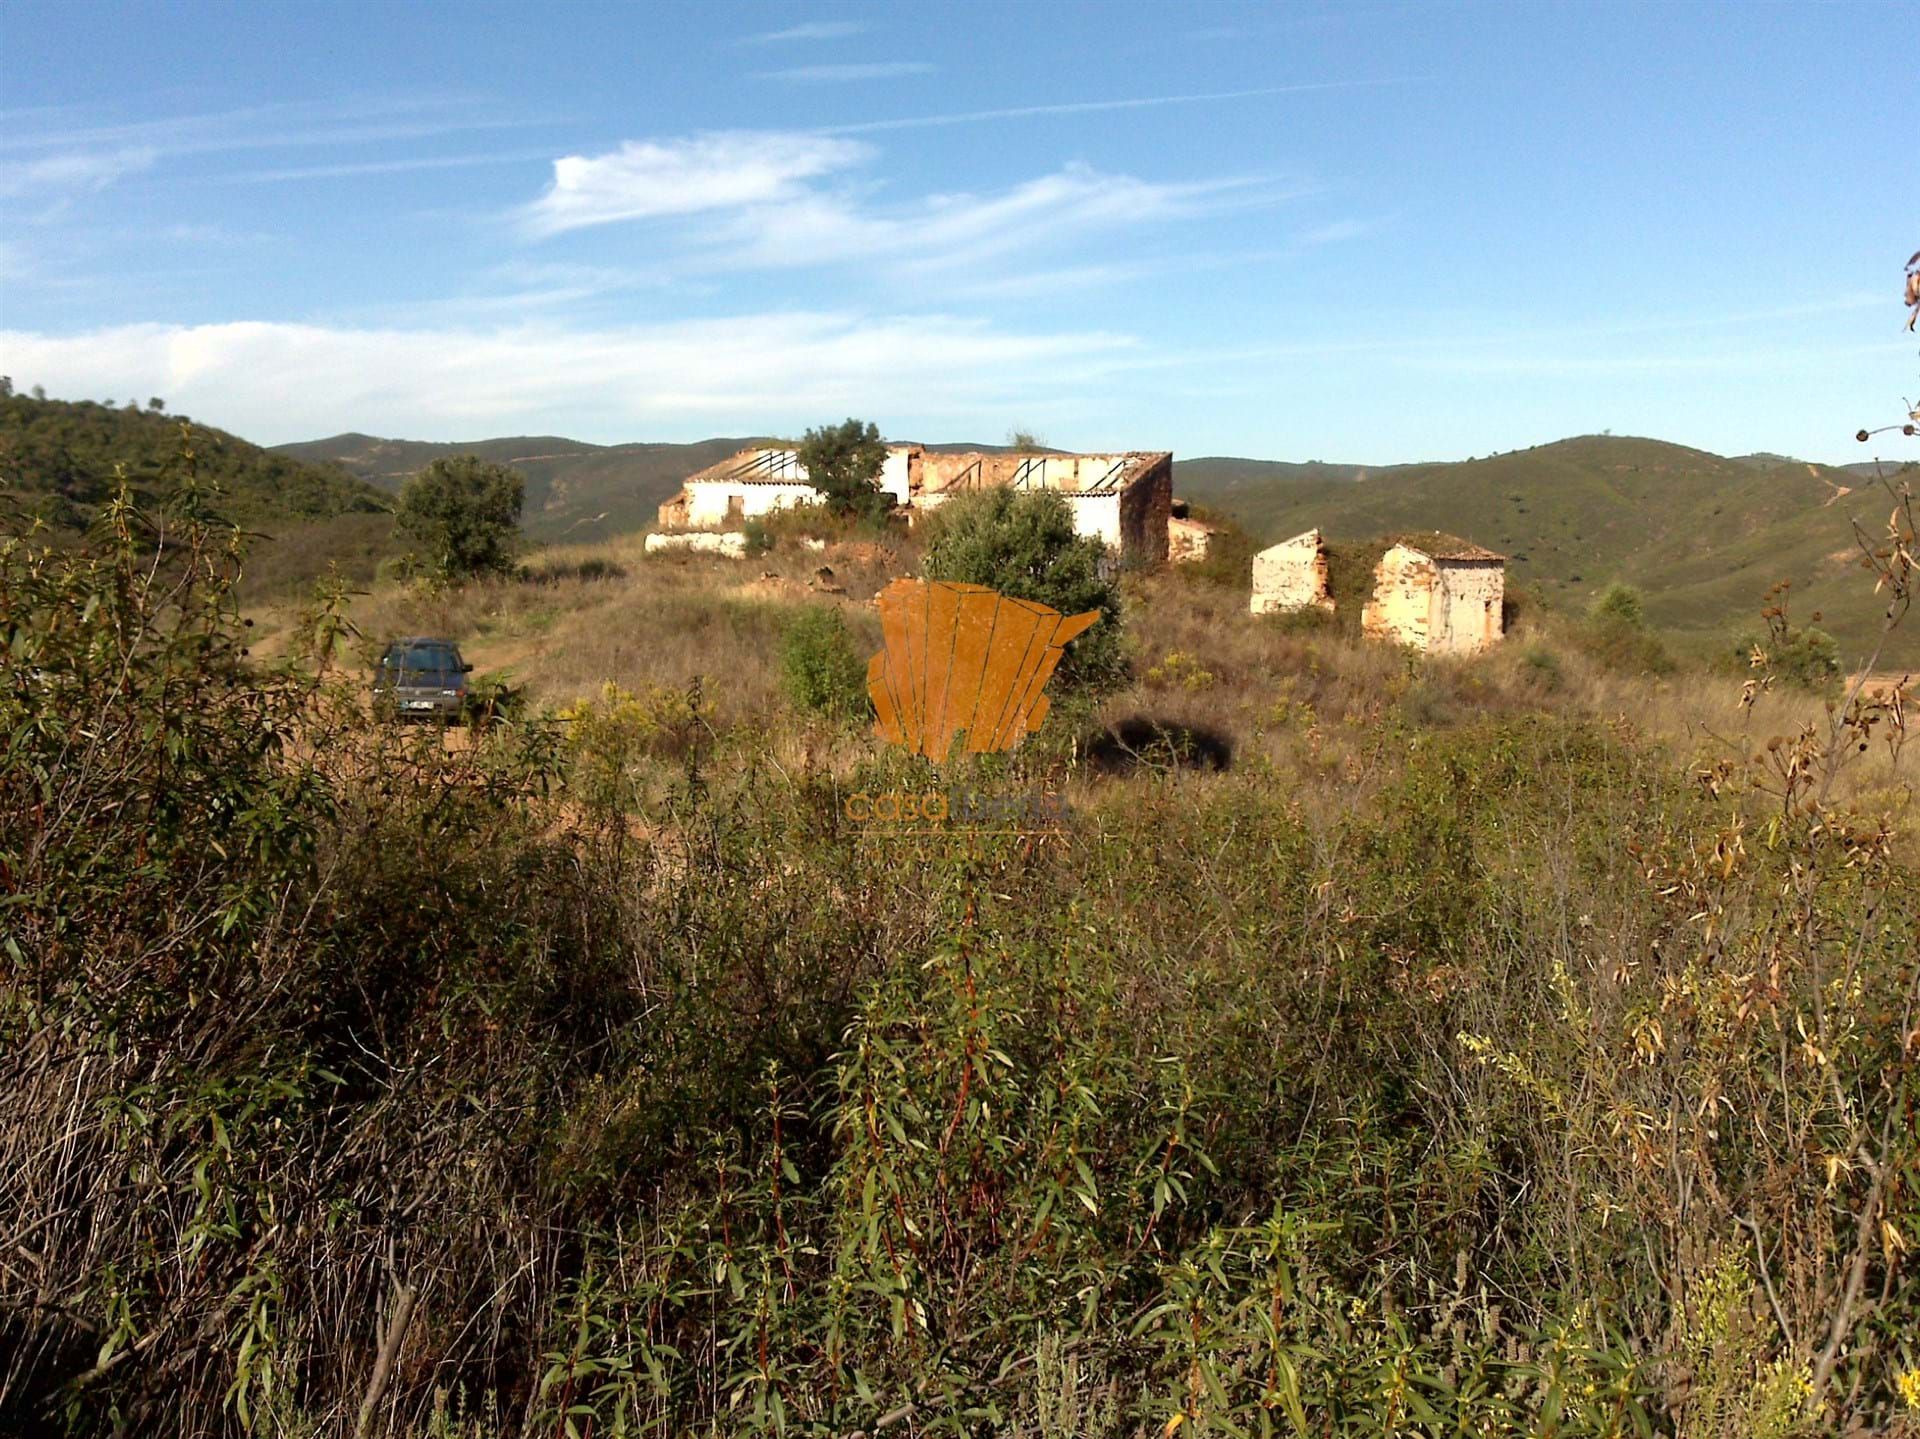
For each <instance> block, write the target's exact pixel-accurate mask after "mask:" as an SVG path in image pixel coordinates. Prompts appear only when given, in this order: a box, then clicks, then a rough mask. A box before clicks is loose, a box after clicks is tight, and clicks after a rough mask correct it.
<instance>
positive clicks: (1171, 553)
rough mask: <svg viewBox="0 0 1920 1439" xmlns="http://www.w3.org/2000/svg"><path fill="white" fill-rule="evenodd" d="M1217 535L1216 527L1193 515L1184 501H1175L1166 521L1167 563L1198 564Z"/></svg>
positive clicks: (1218, 529)
mask: <svg viewBox="0 0 1920 1439" xmlns="http://www.w3.org/2000/svg"><path fill="white" fill-rule="evenodd" d="M1218 533H1220V527H1219V526H1218V525H1213V524H1209V523H1208V522H1207V521H1205V520H1203V519H1201V518H1200V517H1199V516H1197V515H1195V514H1194V513H1193V511H1192V509H1191V508H1190V507H1189V505H1188V504H1187V502H1186V501H1185V500H1182V499H1175V500H1174V502H1173V510H1172V514H1171V517H1170V518H1169V519H1168V520H1167V561H1168V563H1169V564H1176V565H1191V564H1198V563H1199V562H1200V561H1201V560H1204V559H1205V558H1206V557H1207V551H1208V550H1210V549H1211V548H1212V547H1213V537H1214V536H1215V535H1217V534H1218Z"/></svg>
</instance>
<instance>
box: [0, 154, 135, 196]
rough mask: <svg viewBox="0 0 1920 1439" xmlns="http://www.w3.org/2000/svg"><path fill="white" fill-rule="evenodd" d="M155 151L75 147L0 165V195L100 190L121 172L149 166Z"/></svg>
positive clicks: (56, 193) (127, 172) (64, 193)
mask: <svg viewBox="0 0 1920 1439" xmlns="http://www.w3.org/2000/svg"><path fill="white" fill-rule="evenodd" d="M154 159H155V151H154V150H153V149H152V148H150V147H145V146H136V147H129V148H126V149H120V150H92V151H88V150H76V151H71V152H69V153H67V154H63V155H47V156H44V157H43V158H41V159H38V160H23V161H17V162H15V163H12V164H6V165H0V196H18V195H42V194H51V195H74V194H84V193H87V192H90V191H96V190H104V189H106V188H107V186H109V185H111V184H112V183H113V182H114V181H115V180H118V179H120V178H121V177H122V176H125V175H132V174H136V173H138V172H139V171H141V170H147V169H151V168H152V166H153V162H154Z"/></svg>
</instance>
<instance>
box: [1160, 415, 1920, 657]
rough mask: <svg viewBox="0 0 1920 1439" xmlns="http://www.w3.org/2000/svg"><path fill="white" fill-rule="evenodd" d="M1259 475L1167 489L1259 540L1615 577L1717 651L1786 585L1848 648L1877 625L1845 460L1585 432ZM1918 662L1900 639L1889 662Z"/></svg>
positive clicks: (1804, 611)
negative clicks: (1453, 554) (1401, 542)
mask: <svg viewBox="0 0 1920 1439" xmlns="http://www.w3.org/2000/svg"><path fill="white" fill-rule="evenodd" d="M1339 468H1340V469H1341V471H1342V472H1343V473H1342V474H1341V475H1340V476H1339V477H1321V478H1312V477H1307V476H1297V475H1295V474H1294V473H1293V472H1292V471H1291V469H1290V468H1288V467H1281V468H1279V469H1276V470H1274V471H1272V472H1271V474H1270V477H1269V478H1266V479H1265V480H1264V481H1263V480H1262V479H1261V478H1260V477H1261V476H1262V475H1263V474H1265V473H1268V472H1267V471H1266V470H1265V468H1264V467H1263V466H1261V464H1260V462H1257V461H1244V460H1238V461H1230V460H1217V459H1216V460H1206V461H1191V462H1187V463H1185V464H1182V465H1180V466H1179V467H1178V468H1177V470H1176V472H1175V486H1176V489H1177V490H1178V491H1179V492H1180V493H1182V494H1184V495H1185V496H1186V497H1187V498H1189V499H1192V500H1196V501H1199V502H1200V503H1203V504H1207V505H1212V506H1215V507H1217V508H1219V509H1222V510H1225V511H1227V512H1228V513H1230V514H1232V515H1234V516H1235V517H1236V518H1238V519H1239V520H1240V522H1241V523H1242V524H1244V525H1245V526H1246V527H1247V528H1248V529H1250V530H1251V531H1253V532H1254V533H1255V534H1256V535H1258V536H1259V537H1261V538H1262V539H1263V540H1266V541H1273V540H1278V539H1284V538H1286V537H1287V536H1289V535H1293V534H1297V533H1299V532H1300V531H1301V530H1305V529H1309V528H1313V527H1315V526H1317V527H1318V528H1320V529H1321V530H1323V531H1325V532H1326V533H1327V534H1328V535H1329V536H1330V537H1332V538H1335V539H1364V538H1369V537H1371V536H1374V535H1379V534H1384V533H1388V532H1390V531H1396V530H1408V529H1444V530H1449V531H1452V532H1454V533H1457V534H1462V535H1465V536H1466V537H1467V538H1469V539H1472V540H1475V541H1477V542H1478V543H1480V544H1483V545H1486V546H1488V547H1490V548H1492V549H1496V550H1499V551H1501V552H1502V553H1504V554H1505V555H1507V556H1508V563H1509V571H1508V573H1509V583H1512V584H1519V585H1526V584H1529V583H1531V584H1535V585H1538V586H1539V587H1540V588H1541V590H1542V591H1544V592H1545V594H1546V595H1547V597H1548V598H1549V599H1550V600H1552V601H1555V602H1557V603H1559V604H1561V605H1563V606H1565V607H1568V608H1579V607H1583V606H1584V605H1585V604H1586V603H1588V601H1589V600H1590V599H1591V598H1592V596H1594V595H1596V594H1597V593H1598V592H1599V591H1600V590H1601V589H1602V588H1603V587H1604V586H1605V585H1607V584H1608V583H1609V582H1611V581H1613V580H1624V581H1626V582H1627V583H1629V584H1633V585H1636V586H1638V587H1640V588H1641V589H1642V590H1643V591H1645V593H1646V599H1647V615H1648V618H1649V620H1650V621H1651V622H1652V623H1654V624H1656V625H1658V626H1660V627H1661V628H1663V629H1667V630H1670V631H1673V632H1675V633H1677V634H1679V635H1682V636H1691V637H1693V638H1695V639H1696V640H1698V642H1699V643H1701V644H1702V645H1707V644H1713V645H1718V644H1722V643H1725V642H1726V641H1727V638H1728V637H1729V636H1730V635H1732V634H1733V633H1735V632H1736V631H1740V630H1749V629H1753V628H1755V627H1756V626H1757V624H1758V620H1757V614H1758V610H1759V608H1760V602H1761V596H1762V594H1763V593H1764V592H1765V591H1766V589H1767V587H1768V585H1770V584H1771V583H1772V582H1773V581H1775V580H1778V579H1791V580H1792V581H1793V589H1792V605H1791V613H1792V614H1793V616H1794V617H1795V618H1796V619H1797V620H1799V621H1801V622H1805V621H1808V620H1810V619H1811V618H1812V615H1813V614H1814V612H1815V611H1818V612H1819V613H1820V615H1821V625H1822V627H1823V628H1825V629H1827V630H1829V631H1830V632H1832V633H1833V634H1834V635H1835V636H1836V637H1837V638H1839V639H1840V640H1841V641H1842V643H1843V645H1844V647H1845V649H1846V651H1847V653H1848V655H1849V657H1858V656H1860V655H1862V654H1863V653H1864V651H1865V649H1866V647H1867V646H1868V644H1869V643H1870V641H1871V639H1872V636H1873V634H1874V632H1875V630H1876V629H1877V619H1878V614H1879V610H1878V607H1877V606H1876V604H1875V602H1874V598H1873V594H1872V586H1871V585H1870V584H1864V583H1862V578H1863V574H1862V571H1860V570H1859V569H1858V568H1856V567H1855V563H1854V562H1855V560H1856V558H1857V551H1856V549H1855V548H1854V542H1853V533H1852V529H1851V524H1850V522H1851V520H1852V519H1853V518H1854V517H1856V516H1857V517H1858V518H1860V520H1861V521H1862V523H1864V524H1866V525H1868V526H1869V527H1871V526H1873V525H1874V524H1876V523H1883V522H1884V521H1885V518H1886V513H1885V510H1886V507H1885V505H1884V504H1883V503H1882V502H1881V498H1880V497H1879V496H1878V495H1877V494H1876V493H1875V492H1874V491H1873V490H1872V487H1871V486H1870V485H1869V484H1867V483H1866V482H1865V481H1863V479H1862V477H1861V476H1860V475H1858V474H1855V473H1853V472H1852V471H1851V470H1850V469H1840V468H1835V467H1829V466H1825V465H1817V464H1811V463H1808V462H1806V461H1801V460H1787V459H1781V458H1779V457H1776V456H1770V455H1749V456H1745V457H1743V458H1740V459H1728V458H1725V457H1723V456H1720V455H1714V454H1709V453H1707V452H1706V451H1704V450H1695V449H1689V448H1687V447H1685V446H1683V445H1672V444H1667V443H1664V442H1662V441H1659V440H1645V439H1633V438H1627V437H1620V436H1603V435H1587V436H1583V437H1581V438H1578V439H1570V440H1562V441H1559V442H1557V443H1554V444H1550V445H1540V446H1537V447H1535V448H1533V449H1530V450H1516V451H1513V452H1511V453H1509V454H1504V455H1495V456H1490V457H1488V458H1486V459H1478V460H1466V461H1460V462H1453V463H1433V464H1418V465H1397V466H1393V467H1391V468H1388V469H1382V470H1372V471H1368V472H1367V477H1366V479H1365V480H1364V481H1362V482H1356V480H1355V479H1354V478H1353V477H1351V475H1350V474H1348V473H1346V472H1348V471H1351V470H1353V469H1354V468H1355V467H1346V466H1343V467H1339ZM1916 660H1920V636H1911V635H1910V636H1905V637H1903V643H1902V646H1901V648H1900V649H1899V651H1898V652H1897V654H1895V655H1894V656H1893V662H1895V663H1912V662H1915V661H1916Z"/></svg>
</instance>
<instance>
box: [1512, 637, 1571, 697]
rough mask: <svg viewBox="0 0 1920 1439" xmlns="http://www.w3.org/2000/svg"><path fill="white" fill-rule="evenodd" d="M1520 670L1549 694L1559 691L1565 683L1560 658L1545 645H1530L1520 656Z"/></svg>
mask: <svg viewBox="0 0 1920 1439" xmlns="http://www.w3.org/2000/svg"><path fill="white" fill-rule="evenodd" d="M1520 670H1521V673H1523V674H1524V675H1526V676H1527V677H1528V678H1529V679H1531V680H1532V681H1533V682H1534V683H1535V684H1537V685H1539V686H1540V688H1542V689H1544V690H1547V691H1548V692H1549V693H1551V692H1552V691H1554V690H1557V689H1559V688H1560V686H1561V685H1562V684H1563V683H1564V682H1565V674H1564V672H1563V670H1562V669H1561V666H1560V656H1558V655H1557V654H1555V653H1554V652H1553V651H1552V650H1550V649H1548V648H1547V647H1546V646H1545V645H1529V646H1528V647H1527V649H1526V650H1525V651H1524V652H1523V653H1522V654H1521V656H1520Z"/></svg>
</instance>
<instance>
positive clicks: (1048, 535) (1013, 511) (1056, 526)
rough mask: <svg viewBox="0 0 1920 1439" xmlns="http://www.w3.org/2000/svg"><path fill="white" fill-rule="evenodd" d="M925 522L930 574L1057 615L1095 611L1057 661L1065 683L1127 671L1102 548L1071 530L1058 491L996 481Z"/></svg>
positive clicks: (925, 564)
mask: <svg viewBox="0 0 1920 1439" xmlns="http://www.w3.org/2000/svg"><path fill="white" fill-rule="evenodd" d="M928 528H929V529H930V531H931V534H930V537H929V539H928V542H927V549H926V554H925V556H924V558H923V560H922V564H921V570H922V573H924V574H925V576H926V577H927V578H928V579H930V580H955V581H960V582H962V583H966V584H975V585H987V586H989V587H991V588H993V589H996V590H998V591H999V592H1000V593H1001V594H1003V595H1011V596H1012V597H1013V598H1015V599H1022V600H1037V601H1038V602H1039V603H1041V604H1043V605H1051V606H1052V607H1053V608H1054V609H1056V610H1058V611H1060V613H1061V614H1063V615H1077V614H1083V613H1085V612H1086V611H1087V610H1098V611H1100V623H1099V624H1097V625H1095V626H1094V627H1093V628H1092V629H1090V630H1088V631H1087V632H1086V633H1085V634H1084V635H1082V636H1081V637H1080V638H1079V639H1077V640H1075V641H1074V642H1073V644H1072V645H1070V646H1069V647H1068V649H1067V654H1066V658H1065V659H1063V660H1062V661H1061V663H1060V674H1061V676H1062V677H1063V679H1064V680H1066V681H1067V682H1068V683H1078V684H1089V683H1091V684H1103V683H1107V682H1110V681H1112V680H1116V679H1118V678H1119V677H1120V676H1121V675H1123V674H1124V673H1125V671H1126V660H1125V658H1124V657H1123V656H1122V654H1121V652H1120V594H1119V590H1118V589H1117V588H1116V587H1115V584H1114V581H1113V578H1112V575H1111V573H1110V570H1111V567H1110V566H1109V565H1108V563H1107V553H1106V547H1105V546H1104V545H1102V544H1101V543H1100V541H1099V540H1097V539H1094V538H1092V537H1091V536H1086V535H1077V534H1075V533H1074V530H1073V511H1072V509H1071V508H1069V506H1068V503H1067V501H1066V500H1064V499H1062V498H1061V497H1060V495H1059V494H1058V493H1056V492H1055V491H1052V490H1010V489H1005V488H995V489H989V490H982V491H980V492H979V493H977V494H971V495H963V496H960V497H958V498H955V499H952V500H949V501H947V502H946V503H945V504H943V505H941V506H940V508H939V509H937V510H935V511H934V512H933V515H932V516H931V518H930V521H929V526H928Z"/></svg>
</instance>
